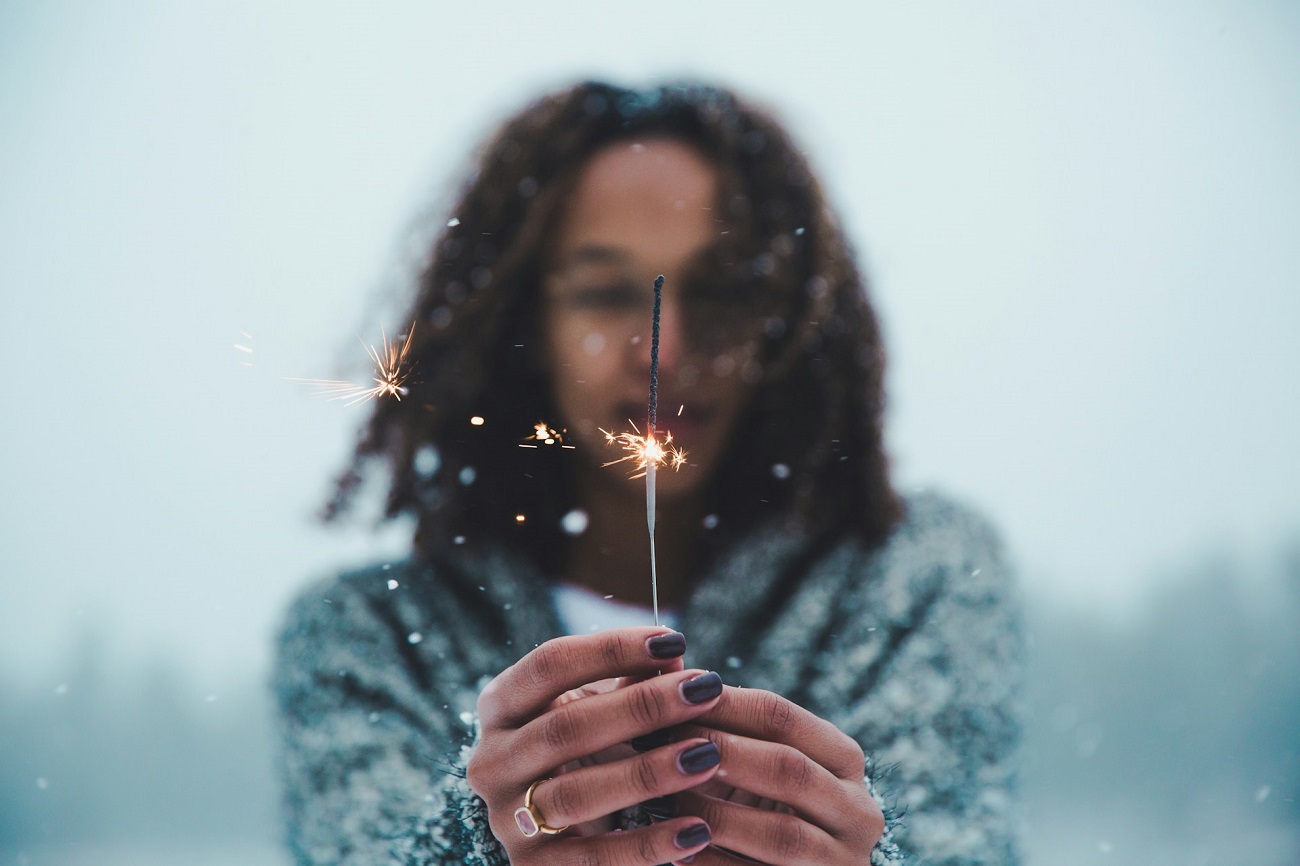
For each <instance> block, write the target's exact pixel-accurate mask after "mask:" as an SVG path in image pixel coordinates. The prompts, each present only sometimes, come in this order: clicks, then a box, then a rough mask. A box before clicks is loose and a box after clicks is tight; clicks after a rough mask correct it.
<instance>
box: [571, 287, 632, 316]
mask: <svg viewBox="0 0 1300 866" xmlns="http://www.w3.org/2000/svg"><path fill="white" fill-rule="evenodd" d="M565 302H566V303H567V304H568V305H569V306H571V307H578V308H581V309H584V310H610V311H622V310H633V309H637V310H639V309H642V308H646V309H648V303H649V302H648V300H647V297H646V293H645V292H644V291H642V290H641V289H639V288H637V287H636V286H634V285H632V284H631V283H602V284H595V285H586V286H574V287H572V288H570V289H569V291H567V292H566V293H565Z"/></svg>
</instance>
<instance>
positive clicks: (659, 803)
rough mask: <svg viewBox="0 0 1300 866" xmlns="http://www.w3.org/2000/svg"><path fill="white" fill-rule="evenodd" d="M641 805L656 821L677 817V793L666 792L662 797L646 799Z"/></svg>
mask: <svg viewBox="0 0 1300 866" xmlns="http://www.w3.org/2000/svg"><path fill="white" fill-rule="evenodd" d="M641 805H642V806H643V807H645V811H646V814H647V815H649V816H650V817H651V818H653V819H654V820H656V821H667V820H668V819H669V818H676V817H677V795H676V794H664V795H663V796H662V797H655V798H654V799H653V800H646V801H645V802H644V803H642V804H641Z"/></svg>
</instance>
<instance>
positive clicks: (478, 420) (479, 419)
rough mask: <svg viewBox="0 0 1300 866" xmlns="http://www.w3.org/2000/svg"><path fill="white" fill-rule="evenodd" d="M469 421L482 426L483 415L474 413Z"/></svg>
mask: <svg viewBox="0 0 1300 866" xmlns="http://www.w3.org/2000/svg"><path fill="white" fill-rule="evenodd" d="M469 423H471V424H473V425H474V426H475V427H482V426H483V416H482V415H474V416H473V417H471V418H470V419H469Z"/></svg>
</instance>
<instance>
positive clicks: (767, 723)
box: [690, 686, 866, 780]
mask: <svg viewBox="0 0 1300 866" xmlns="http://www.w3.org/2000/svg"><path fill="white" fill-rule="evenodd" d="M695 724H697V725H701V726H707V727H710V728H716V729H717V730H720V731H727V732H729V733H733V734H740V735H741V736H744V737H750V738H751V739H755V740H767V741H769V742H773V743H782V744H784V745H787V746H792V747H793V748H796V749H798V750H799V751H800V752H803V753H804V754H805V755H807V756H808V757H809V758H812V759H813V760H814V761H816V762H817V763H818V764H820V765H821V766H823V767H825V768H826V769H827V770H830V771H831V773H833V774H834V775H835V776H836V777H837V778H840V779H845V780H850V779H852V780H861V779H863V778H865V776H866V756H865V755H864V754H863V752H862V747H861V746H859V745H858V744H857V742H856V741H854V739H853V738H852V737H850V736H849V735H848V734H845V733H844V732H843V731H841V730H840V729H839V728H837V727H835V726H834V725H832V724H831V723H830V722H828V721H826V720H825V719H822V718H818V717H817V716H815V715H813V714H812V713H810V712H808V711H807V710H805V709H804V708H803V707H801V706H799V705H798V704H796V703H794V702H793V701H788V700H786V699H785V698H783V697H781V696H780V695H778V694H776V693H774V692H769V691H766V690H764V689H738V688H733V687H731V686H727V687H726V688H725V689H723V692H722V698H721V700H719V701H718V702H717V703H716V704H715V705H714V706H713V707H712V708H711V709H710V710H709V711H708V712H707V713H705V714H704V715H702V716H700V717H699V718H698V719H696V720H695ZM690 736H707V734H697V733H695V732H694V731H692V732H691V733H690Z"/></svg>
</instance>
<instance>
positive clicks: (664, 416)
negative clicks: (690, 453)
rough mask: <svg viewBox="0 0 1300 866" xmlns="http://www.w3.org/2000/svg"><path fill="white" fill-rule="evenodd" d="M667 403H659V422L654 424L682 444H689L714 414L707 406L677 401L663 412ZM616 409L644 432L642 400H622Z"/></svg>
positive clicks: (644, 405) (644, 408)
mask: <svg viewBox="0 0 1300 866" xmlns="http://www.w3.org/2000/svg"><path fill="white" fill-rule="evenodd" d="M667 406H668V404H664V403H662V402H661V403H660V405H659V413H658V414H659V418H658V421H659V423H658V424H657V425H656V426H657V427H658V429H659V430H660V431H667V432H669V433H671V434H672V435H673V441H674V442H679V443H681V444H682V445H683V446H689V445H690V444H691V443H692V442H693V441H694V440H695V439H696V438H698V436H699V434H700V432H701V431H702V430H703V429H704V428H705V427H706V426H708V424H709V423H710V422H711V421H712V420H713V416H714V415H715V414H716V413H715V410H714V409H712V408H711V407H708V406H701V405H698V404H697V405H691V404H689V403H686V404H682V403H678V404H676V406H675V407H674V408H672V409H670V410H669V411H667V412H665V411H664V409H665V408H667ZM618 411H619V412H620V413H621V414H622V415H623V417H624V418H626V419H627V420H629V421H631V422H632V423H634V424H636V425H637V427H639V428H640V429H641V432H642V433H645V432H646V431H645V424H644V421H645V416H646V404H645V403H644V402H640V401H638V402H633V401H631V400H624V401H622V402H621V403H619V404H618Z"/></svg>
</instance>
